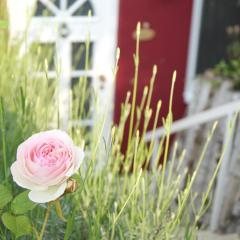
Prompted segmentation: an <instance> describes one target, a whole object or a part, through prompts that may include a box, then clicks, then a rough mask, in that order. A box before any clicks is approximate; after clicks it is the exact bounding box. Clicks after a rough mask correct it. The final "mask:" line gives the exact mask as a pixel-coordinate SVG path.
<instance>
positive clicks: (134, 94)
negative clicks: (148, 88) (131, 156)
mask: <svg viewBox="0 0 240 240" xmlns="http://www.w3.org/2000/svg"><path fill="white" fill-rule="evenodd" d="M140 32H141V24H140V22H139V23H138V24H137V31H136V35H137V41H136V53H135V55H134V65H135V73H134V86H133V98H132V106H131V114H130V125H129V134H128V150H129V145H130V141H131V137H132V130H133V120H134V113H135V105H136V97H137V85H138V70H139V42H140V40H139V38H140ZM128 150H127V154H126V156H127V155H128Z"/></svg>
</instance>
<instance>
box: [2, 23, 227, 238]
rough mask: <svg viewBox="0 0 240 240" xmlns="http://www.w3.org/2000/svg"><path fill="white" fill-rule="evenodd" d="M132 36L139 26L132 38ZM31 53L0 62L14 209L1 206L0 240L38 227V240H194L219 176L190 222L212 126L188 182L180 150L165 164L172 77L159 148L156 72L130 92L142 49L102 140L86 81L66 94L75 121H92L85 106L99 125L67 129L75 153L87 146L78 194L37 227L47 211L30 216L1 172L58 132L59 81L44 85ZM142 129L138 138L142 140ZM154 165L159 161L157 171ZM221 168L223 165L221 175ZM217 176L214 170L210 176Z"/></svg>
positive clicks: (5, 160)
mask: <svg viewBox="0 0 240 240" xmlns="http://www.w3.org/2000/svg"><path fill="white" fill-rule="evenodd" d="M139 32H140V25H139V26H138V31H137V33H138V35H139V34H140V33H139ZM35 47H36V49H35V50H36V51H34V54H35V55H34V56H32V53H31V52H27V53H25V54H23V55H21V57H19V47H18V46H12V48H11V50H10V51H9V52H8V53H5V54H3V55H2V56H1V58H2V59H3V61H1V62H0V72H1V76H0V86H1V88H0V96H1V99H2V102H1V109H0V110H1V112H0V120H1V125H0V135H1V138H0V170H1V173H4V174H1V175H0V180H1V181H5V182H7V183H8V184H10V185H11V187H12V191H13V193H14V194H13V195H14V196H16V197H15V198H14V200H13V201H12V202H10V200H11V199H10V200H9V201H8V202H7V203H8V204H7V205H6V204H5V209H4V213H3V215H2V216H1V220H2V223H3V224H4V227H3V225H2V224H0V238H4V237H5V236H7V239H11V237H12V238H13V236H12V235H11V234H12V233H14V234H15V236H17V237H18V236H23V235H25V234H31V236H30V238H28V237H22V238H21V239H35V235H38V234H36V233H35V235H34V232H39V229H41V228H42V225H43V226H44V228H42V229H44V230H45V231H44V232H43V233H42V232H41V234H40V236H41V235H44V239H65V240H67V239H73V240H75V239H76V240H85V239H89V240H97V239H106V240H108V239H111V240H114V239H119V240H120V239H143V240H145V239H149V240H151V239H161V240H165V239H182V238H181V237H180V236H182V234H184V235H185V236H186V238H185V239H197V223H198V221H199V220H200V219H201V217H202V216H203V214H204V212H205V210H206V208H205V206H206V199H208V195H209V193H210V191H211V187H212V185H213V182H214V179H215V177H216V174H215V175H214V177H213V179H212V181H211V183H210V186H209V188H208V189H207V192H206V194H202V193H200V195H201V194H202V206H204V207H200V208H199V209H196V211H195V215H194V216H193V218H192V219H190V213H191V212H192V209H191V208H192V206H193V205H194V199H192V198H191V196H192V186H193V184H194V182H195V180H196V178H197V173H198V170H199V167H200V165H201V163H202V161H204V158H205V153H206V149H207V148H208V146H209V142H210V139H211V136H212V135H213V134H214V129H215V125H214V127H213V130H212V131H210V132H209V137H208V139H207V141H206V145H205V146H204V149H203V151H202V154H201V155H200V156H196V157H198V158H199V163H198V165H197V168H196V171H195V172H194V174H193V175H192V176H186V175H185V172H183V171H182V168H181V167H182V163H183V161H184V155H185V150H184V149H178V145H177V144H175V145H174V146H175V148H174V152H175V153H174V154H173V156H172V158H170V154H169V153H170V133H171V125H172V122H173V119H174V113H172V111H171V106H172V101H174V100H173V99H174V83H175V79H176V73H174V75H173V81H172V82H173V84H172V88H171V92H170V103H169V113H168V114H167V116H165V117H164V119H163V125H164V127H165V134H164V136H163V137H161V138H160V139H159V142H158V141H155V138H154V136H155V134H156V128H157V126H158V124H159V123H160V121H161V120H160V119H159V115H160V111H161V100H160V99H159V103H158V106H157V108H156V111H153V109H151V99H152V92H153V88H154V81H155V78H156V77H157V67H156V66H154V67H153V70H152V77H151V79H150V83H149V85H148V86H147V87H146V88H145V89H144V92H143V93H139V92H137V79H138V72H139V66H141V62H140V57H139V41H138V42H137V44H136V54H135V55H134V65H135V76H134V79H135V84H134V89H133V93H132V96H133V98H132V99H131V98H130V95H131V94H130V93H127V97H126V100H125V102H124V103H123V104H122V106H121V118H120V122H119V124H116V125H113V126H111V131H110V134H108V135H105V132H104V129H105V127H106V126H105V122H106V115H105V114H103V113H102V112H100V110H99V109H100V107H101V106H100V104H101V103H99V102H98V99H97V95H94V93H93V89H92V88H89V86H88V85H87V78H86V77H83V78H81V79H80V81H79V84H76V85H75V86H74V88H73V90H72V95H74V99H73V101H72V102H71V113H72V118H73V119H76V120H79V119H85V118H86V117H88V116H89V115H90V114H91V111H92V110H91V111H90V110H89V111H88V110H86V107H85V106H86V103H87V102H88V103H89V98H91V104H92V106H93V107H94V117H95V118H96V119H97V121H96V122H95V124H94V126H92V127H85V126H82V125H81V124H80V125H77V126H76V125H74V124H73V123H72V122H71V121H70V122H69V126H68V132H69V134H70V135H71V136H72V138H73V141H74V143H75V144H76V145H80V144H83V142H85V143H86V144H85V151H86V157H85V159H84V163H83V165H82V167H81V169H80V171H79V172H78V173H77V174H76V175H75V176H74V178H75V179H76V180H77V182H78V190H77V192H76V193H74V194H69V195H68V196H65V197H64V198H63V199H61V206H62V209H61V210H62V211H63V212H60V209H59V205H58V206H57V207H58V210H59V211H58V214H57V213H56V211H55V209H54V208H50V205H48V207H47V218H48V217H49V221H48V224H47V221H46V219H47V218H46V217H44V216H45V211H46V207H45V206H43V205H39V206H38V207H35V208H34V206H35V205H34V204H33V203H31V202H29V200H28V199H27V191H26V192H23V193H20V194H18V193H19V191H20V190H19V188H18V187H17V186H16V184H14V183H13V181H12V179H11V176H9V171H8V170H9V168H10V166H11V163H12V162H13V161H14V160H15V158H16V150H17V147H18V145H19V144H20V143H21V142H22V141H23V140H25V139H26V138H27V137H29V136H30V135H32V134H33V133H35V132H38V131H41V130H46V129H51V128H58V126H59V101H58V87H57V85H56V83H55V80H58V79H49V77H48V74H47V72H48V71H47V70H48V69H47V65H48V64H44V60H43V59H41V58H40V57H39V55H38V54H39V51H40V49H39V48H38V47H37V46H35ZM88 48H89V43H86V52H88ZM31 51H32V50H31ZM119 54H120V52H119V50H118V53H117V58H116V66H115V69H114V77H116V74H117V69H118V63H117V62H118V59H119ZM40 55H41V54H40ZM86 55H88V54H86ZM87 67H88V63H87V61H86V68H87ZM35 72H42V73H45V75H44V74H43V76H42V75H41V76H39V75H35V74H34V73H35ZM10 82H11V84H10ZM139 94H142V101H141V103H140V105H137V103H136V102H137V101H136V99H137V98H138V95H139ZM163 104H167V103H163ZM101 110H102V108H101ZM150 120H153V122H154V124H153V133H152V136H151V139H150V140H149V142H146V141H145V139H146V132H147V129H148V127H149V122H150ZM128 121H130V125H131V129H130V131H129V132H128V136H127V137H128V139H127V141H128V144H127V151H126V152H122V151H121V146H122V144H123V141H124V137H123V136H124V134H125V133H126V129H127V128H126V125H127V122H128ZM141 123H143V130H142V131H141V133H140V131H139V127H140V126H141ZM177 152H180V154H177ZM154 153H155V154H154ZM223 153H224V151H223ZM223 153H222V156H223ZM159 159H163V163H162V165H160V166H159ZM220 164H221V161H219V165H218V166H220ZM5 169H7V171H6V170H5ZM217 171H218V168H217V169H216V173H217ZM186 179H188V181H186ZM183 182H186V185H184V186H183ZM0 201H1V199H0ZM10 203H11V204H10ZM9 210H11V212H9ZM19 214H25V215H24V216H23V215H19ZM58 215H60V216H61V218H62V219H63V216H65V217H66V218H67V222H64V221H62V220H61V219H59V216H58ZM33 226H34V227H33ZM45 227H46V228H45ZM32 230H34V232H33V231H32ZM5 238H6V237H5Z"/></svg>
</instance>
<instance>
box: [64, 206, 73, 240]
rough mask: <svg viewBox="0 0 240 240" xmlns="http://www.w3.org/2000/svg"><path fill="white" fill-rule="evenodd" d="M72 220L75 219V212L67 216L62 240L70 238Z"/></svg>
mask: <svg viewBox="0 0 240 240" xmlns="http://www.w3.org/2000/svg"><path fill="white" fill-rule="evenodd" d="M74 219H75V210H73V212H72V213H71V214H69V216H68V219H67V226H66V230H65V234H64V240H68V239H70V237H71V234H72V232H73V225H74Z"/></svg>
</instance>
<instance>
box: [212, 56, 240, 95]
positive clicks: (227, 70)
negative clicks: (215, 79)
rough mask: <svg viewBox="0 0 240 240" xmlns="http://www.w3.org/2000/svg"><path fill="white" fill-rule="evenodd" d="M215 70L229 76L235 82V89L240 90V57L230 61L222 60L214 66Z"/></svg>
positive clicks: (218, 73)
mask: <svg viewBox="0 0 240 240" xmlns="http://www.w3.org/2000/svg"><path fill="white" fill-rule="evenodd" d="M214 72H215V73H216V74H217V75H219V76H222V77H223V78H227V79H229V80H231V81H232V82H233V87H234V89H235V90H240V58H239V59H232V60H230V61H227V62H226V61H221V62H220V63H219V64H218V65H216V67H215V68H214Z"/></svg>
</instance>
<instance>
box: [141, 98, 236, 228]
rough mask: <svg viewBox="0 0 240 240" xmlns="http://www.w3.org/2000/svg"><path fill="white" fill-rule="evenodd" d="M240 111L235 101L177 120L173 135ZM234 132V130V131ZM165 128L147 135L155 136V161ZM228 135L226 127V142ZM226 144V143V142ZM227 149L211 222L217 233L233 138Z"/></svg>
mask: <svg viewBox="0 0 240 240" xmlns="http://www.w3.org/2000/svg"><path fill="white" fill-rule="evenodd" d="M239 110H240V100H238V101H233V102H230V103H227V104H224V105H221V106H219V107H215V108H212V109H209V110H205V111H202V112H199V113H196V114H194V115H192V116H188V117H185V118H183V119H180V120H177V121H175V122H173V124H172V126H171V133H172V134H173V133H178V132H181V131H184V130H189V129H191V128H192V127H197V126H199V125H201V124H205V123H210V122H212V121H216V120H220V119H223V118H227V120H230V119H232V118H233V116H234V114H235V113H236V112H239ZM227 122H228V121H227ZM233 131H234V130H233ZM165 134H166V133H165V129H164V127H160V128H158V129H156V130H155V131H154V132H153V131H149V132H148V133H147V134H146V137H145V141H146V142H149V141H151V139H152V137H153V136H154V146H155V148H154V150H153V159H156V155H155V154H156V153H157V148H158V145H159V142H160V138H161V137H163V136H164V135H165ZM227 134H228V127H227V126H226V132H225V138H224V139H225V141H226V139H227ZM224 144H226V142H224ZM226 147H227V149H226V151H225V154H224V158H223V161H222V165H221V167H220V170H219V173H218V178H217V186H216V189H215V194H214V200H213V209H212V215H211V220H210V228H211V230H212V231H215V230H217V229H218V227H219V219H220V213H221V208H222V205H223V199H224V194H225V187H226V182H227V181H226V180H227V174H228V166H229V158H230V154H231V147H232V138H231V140H230V141H229V142H228V144H227V145H226Z"/></svg>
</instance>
